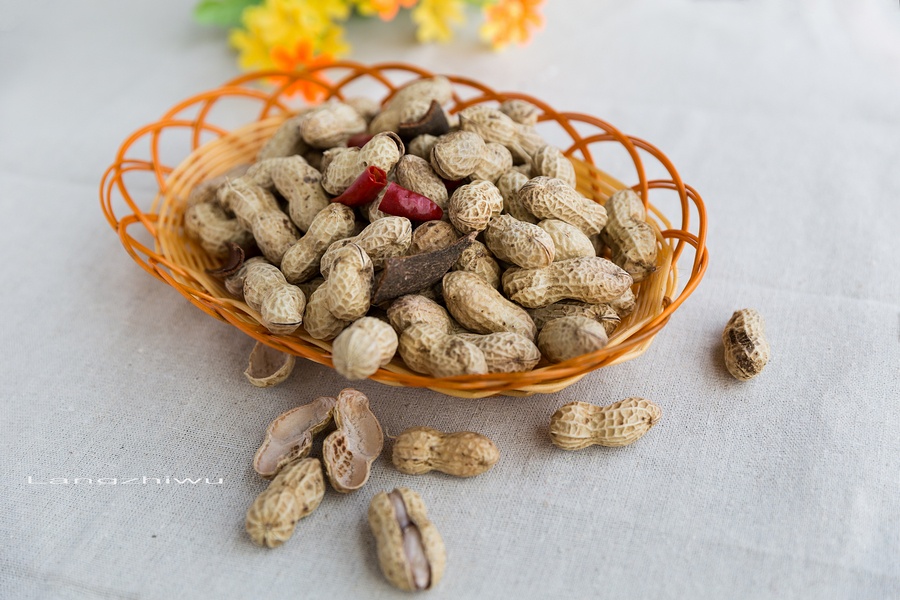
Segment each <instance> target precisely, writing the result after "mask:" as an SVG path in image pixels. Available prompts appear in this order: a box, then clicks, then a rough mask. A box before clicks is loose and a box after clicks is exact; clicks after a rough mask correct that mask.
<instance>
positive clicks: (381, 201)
mask: <svg viewBox="0 0 900 600" xmlns="http://www.w3.org/2000/svg"><path fill="white" fill-rule="evenodd" d="M452 100H453V98H452V90H451V85H450V82H449V81H448V80H447V79H446V78H444V77H434V78H430V79H420V80H417V81H415V82H413V83H411V84H409V85H407V86H406V87H404V88H401V89H400V90H398V91H397V92H396V93H395V94H394V95H393V96H392V97H391V98H390V99H389V100H387V101H386V102H385V103H384V104H383V105H382V106H379V105H377V104H376V103H374V102H372V101H370V100H367V99H362V98H356V99H351V100H348V101H346V102H341V101H338V100H336V99H333V100H330V101H328V102H326V103H324V104H322V105H318V106H314V107H308V108H306V109H304V110H302V111H301V112H300V113H299V114H297V115H296V116H293V117H291V118H289V119H288V120H286V121H285V122H284V124H283V125H282V126H281V127H280V128H279V129H278V130H277V132H276V133H275V134H274V136H273V137H272V138H271V139H270V140H269V141H268V142H267V143H266V144H265V146H264V147H263V148H262V150H261V151H260V152H259V155H258V160H257V162H256V163H254V164H252V165H249V166H243V167H239V168H236V169H233V170H232V171H230V172H229V173H228V174H226V175H224V176H222V177H219V178H216V179H213V180H209V181H207V182H204V183H202V184H201V185H199V186H197V187H196V188H195V189H194V190H193V192H192V194H191V198H190V200H189V206H188V208H187V210H186V212H185V217H184V225H185V230H186V232H187V233H188V235H189V236H190V237H191V238H193V239H194V240H196V241H197V242H198V243H199V244H200V245H201V247H202V248H203V249H204V250H206V251H207V252H208V253H210V254H212V255H214V256H216V257H221V258H225V257H226V256H228V255H229V252H232V251H233V249H234V248H236V247H240V248H242V249H243V251H245V252H246V253H248V254H253V253H257V250H258V253H259V254H261V255H260V256H255V257H253V258H250V259H248V260H246V261H243V262H240V263H238V264H235V265H233V268H232V269H230V271H229V276H228V277H227V279H226V281H225V285H226V288H227V289H228V290H229V292H230V293H232V294H234V295H235V296H236V297H239V298H243V300H244V301H245V302H246V304H247V306H248V307H249V308H250V309H251V310H252V311H254V312H255V313H257V314H258V315H259V321H260V323H262V324H263V325H264V326H265V327H266V328H268V329H269V331H271V332H272V333H276V334H291V333H293V332H294V331H296V330H297V329H298V328H300V327H301V326H302V327H303V328H304V330H305V332H306V333H307V334H308V335H309V336H311V337H312V338H315V339H317V340H333V343H332V347H333V352H332V355H333V360H334V365H335V368H336V369H337V371H338V372H340V373H341V374H342V375H344V376H346V377H347V378H348V379H362V378H366V377H369V376H370V375H372V374H373V373H374V372H375V371H377V370H378V369H379V368H380V367H382V366H384V365H386V364H387V363H388V362H390V361H391V360H393V359H394V356H395V354H397V353H399V356H400V357H401V358H402V359H403V361H404V363H405V364H406V366H407V367H408V368H409V369H411V370H413V371H415V372H418V373H422V374H427V375H431V376H435V377H448V376H454V375H465V374H484V373H509V372H520V371H526V370H529V369H533V368H534V367H535V366H536V365H538V363H540V362H541V361H542V360H543V361H545V363H546V362H551V363H555V362H561V361H565V360H568V359H570V358H573V357H575V356H579V355H581V354H585V353H589V352H593V351H596V350H598V349H601V348H603V347H604V346H605V345H606V344H607V343H608V340H609V336H610V334H611V333H612V332H613V330H615V328H616V327H617V325H618V324H619V322H620V320H621V319H622V318H624V317H625V316H627V315H628V314H630V312H631V311H632V310H633V309H634V305H635V297H634V294H633V292H632V289H631V288H632V285H633V284H634V283H635V282H640V281H641V280H643V279H644V278H645V277H647V276H648V275H649V274H650V273H652V272H653V271H654V270H655V269H656V254H657V238H656V235H655V233H654V230H653V229H652V227H651V226H650V225H648V224H647V223H646V221H645V217H646V215H645V210H644V206H643V204H642V202H641V200H640V198H639V197H638V196H637V195H636V194H635V193H634V192H632V191H631V190H630V189H625V190H622V191H620V192H618V193H616V194H614V195H613V196H612V197H611V198H610V199H609V200H608V201H606V203H605V205H601V204H598V203H596V202H594V201H593V200H590V199H588V198H586V197H584V196H582V195H581V194H580V193H579V192H578V191H577V190H576V188H575V185H576V175H575V168H574V166H573V164H572V162H571V161H569V159H568V158H566V157H565V156H564V155H563V153H562V152H561V151H560V149H558V148H556V147H554V146H552V145H549V144H547V143H546V142H545V141H544V140H543V139H542V137H541V136H540V135H539V134H538V133H537V131H536V129H535V124H536V122H537V119H538V116H539V110H538V109H537V107H535V106H533V105H531V104H529V103H526V102H523V101H520V100H512V101H507V102H504V103H502V104H500V105H499V106H497V107H493V106H488V105H476V106H472V107H469V108H465V109H463V110H461V111H459V112H458V113H456V114H452V115H451V114H449V112H448V110H447V109H446V107H447V106H449V104H450V103H451V102H452ZM241 256H243V253H242V254H241ZM605 257H609V258H605ZM248 377H250V378H251V380H253V379H254V377H252V376H251V375H250V373H248ZM257 379H263V380H264V381H263V384H264V385H272V381H273V380H272V379H271V378H270V377H269V376H268V375H264V376H263V377H261V378H257Z"/></svg>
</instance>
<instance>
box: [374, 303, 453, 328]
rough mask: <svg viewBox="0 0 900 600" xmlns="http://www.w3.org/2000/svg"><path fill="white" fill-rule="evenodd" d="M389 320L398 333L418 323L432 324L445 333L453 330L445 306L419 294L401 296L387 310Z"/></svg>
mask: <svg viewBox="0 0 900 600" xmlns="http://www.w3.org/2000/svg"><path fill="white" fill-rule="evenodd" d="M387 316H388V320H390V322H391V326H392V327H393V328H394V331H396V332H397V333H398V334H401V333H403V332H404V331H405V330H406V329H407V328H408V327H410V326H412V325H416V324H418V323H425V324H428V325H432V326H434V327H436V328H437V329H439V330H440V331H442V332H444V333H450V331H451V330H452V328H453V326H452V321H451V319H450V314H449V313H448V312H447V309H445V308H444V307H443V306H441V305H440V304H438V303H437V302H435V301H434V300H430V299H428V298H426V297H425V296H421V295H418V294H409V295H407V296H400V297H399V298H397V299H396V300H394V301H393V302H392V303H391V306H390V307H389V308H388V310H387Z"/></svg>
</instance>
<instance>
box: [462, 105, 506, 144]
mask: <svg viewBox="0 0 900 600" xmlns="http://www.w3.org/2000/svg"><path fill="white" fill-rule="evenodd" d="M459 128H460V129H461V130H462V131H467V132H472V133H475V134H477V135H478V136H479V137H481V139H483V140H484V141H485V142H486V143H496V144H501V145H503V146H505V147H507V148H510V149H511V150H512V149H518V148H519V124H518V123H516V122H515V121H513V120H512V119H511V118H509V117H508V116H507V115H505V114H503V113H502V112H500V111H499V110H498V109H496V108H493V107H490V106H487V105H485V104H476V105H474V106H470V107H468V108H465V109H463V110H461V111H459ZM519 153H521V151H519Z"/></svg>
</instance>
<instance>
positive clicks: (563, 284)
mask: <svg viewBox="0 0 900 600" xmlns="http://www.w3.org/2000/svg"><path fill="white" fill-rule="evenodd" d="M632 283H633V282H632V280H631V275H629V274H628V273H626V272H625V271H623V270H622V269H620V268H619V267H617V266H616V265H614V264H613V263H611V262H610V261H608V260H606V259H605V258H600V257H598V256H589V257H586V258H572V259H569V260H563V261H560V262H555V263H553V264H551V265H550V266H549V267H544V268H543V269H509V270H508V271H507V272H506V273H504V274H503V290H504V291H505V292H506V295H507V297H508V298H509V299H510V300H512V301H513V302H516V303H518V304H521V305H522V306H524V307H526V308H538V307H541V306H547V305H548V304H552V303H553V302H558V301H560V300H565V299H567V298H570V299H572V300H580V301H582V302H587V303H588V304H600V303H602V302H609V301H610V300H614V299H616V298H618V297H620V296H621V295H622V294H624V293H625V291H626V290H627V289H628V288H630V287H631V285H632Z"/></svg>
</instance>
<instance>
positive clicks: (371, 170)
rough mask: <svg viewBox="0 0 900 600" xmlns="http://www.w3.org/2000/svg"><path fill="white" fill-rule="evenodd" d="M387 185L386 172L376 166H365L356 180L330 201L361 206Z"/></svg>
mask: <svg viewBox="0 0 900 600" xmlns="http://www.w3.org/2000/svg"><path fill="white" fill-rule="evenodd" d="M386 185H387V174H386V173H385V172H384V171H383V170H382V169H379V168H378V167H374V166H373V167H367V168H366V170H365V171H363V172H362V174H361V175H360V176H359V177H357V178H356V181H354V182H353V183H351V184H350V187H348V188H347V189H346V190H344V193H343V194H341V195H340V196H338V197H337V198H332V200H331V201H332V202H340V203H341V204H345V205H347V206H362V205H363V204H367V203H369V202H371V201H372V200H374V199H375V197H376V196H378V194H379V193H380V192H381V190H383V189H384V186H386Z"/></svg>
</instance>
